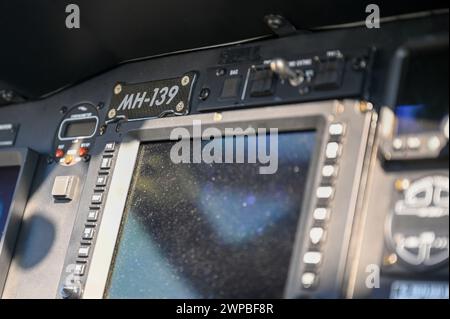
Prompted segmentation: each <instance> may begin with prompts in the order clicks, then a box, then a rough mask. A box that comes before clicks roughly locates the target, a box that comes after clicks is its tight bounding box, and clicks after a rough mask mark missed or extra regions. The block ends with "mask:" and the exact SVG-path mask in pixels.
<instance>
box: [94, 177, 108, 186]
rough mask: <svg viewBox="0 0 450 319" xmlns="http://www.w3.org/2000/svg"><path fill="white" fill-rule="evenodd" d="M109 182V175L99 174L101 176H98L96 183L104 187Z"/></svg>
mask: <svg viewBox="0 0 450 319" xmlns="http://www.w3.org/2000/svg"><path fill="white" fill-rule="evenodd" d="M107 182H108V176H107V175H99V176H97V181H96V183H95V185H96V186H99V187H103V186H106V183H107Z"/></svg>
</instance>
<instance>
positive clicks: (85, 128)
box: [61, 119, 97, 138]
mask: <svg viewBox="0 0 450 319" xmlns="http://www.w3.org/2000/svg"><path fill="white" fill-rule="evenodd" d="M96 126H97V121H96V120H95V119H90V120H80V121H70V122H67V123H66V124H65V126H64V129H63V135H62V136H61V137H63V138H71V137H87V136H91V135H93V134H94V133H95V128H96Z"/></svg>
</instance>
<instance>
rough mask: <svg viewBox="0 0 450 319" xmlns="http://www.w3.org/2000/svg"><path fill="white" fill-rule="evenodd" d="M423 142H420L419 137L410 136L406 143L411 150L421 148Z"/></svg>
mask: <svg viewBox="0 0 450 319" xmlns="http://www.w3.org/2000/svg"><path fill="white" fill-rule="evenodd" d="M421 144H422V143H421V142H420V139H419V138H418V137H409V138H408V139H407V140H406V145H407V146H408V148H409V149H410V150H417V149H419V148H420V145H421Z"/></svg>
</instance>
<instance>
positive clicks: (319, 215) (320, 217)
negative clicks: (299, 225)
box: [313, 207, 330, 221]
mask: <svg viewBox="0 0 450 319" xmlns="http://www.w3.org/2000/svg"><path fill="white" fill-rule="evenodd" d="M329 214H330V212H329V210H328V209H327V208H322V207H319V208H316V209H315V210H314V213H313V217H314V219H315V220H317V221H324V220H326V219H328V216H329Z"/></svg>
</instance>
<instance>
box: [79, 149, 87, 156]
mask: <svg viewBox="0 0 450 319" xmlns="http://www.w3.org/2000/svg"><path fill="white" fill-rule="evenodd" d="M88 153H89V149H88V148H87V147H80V149H79V150H78V156H80V157H84V156H86V155H87V154H88Z"/></svg>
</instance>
